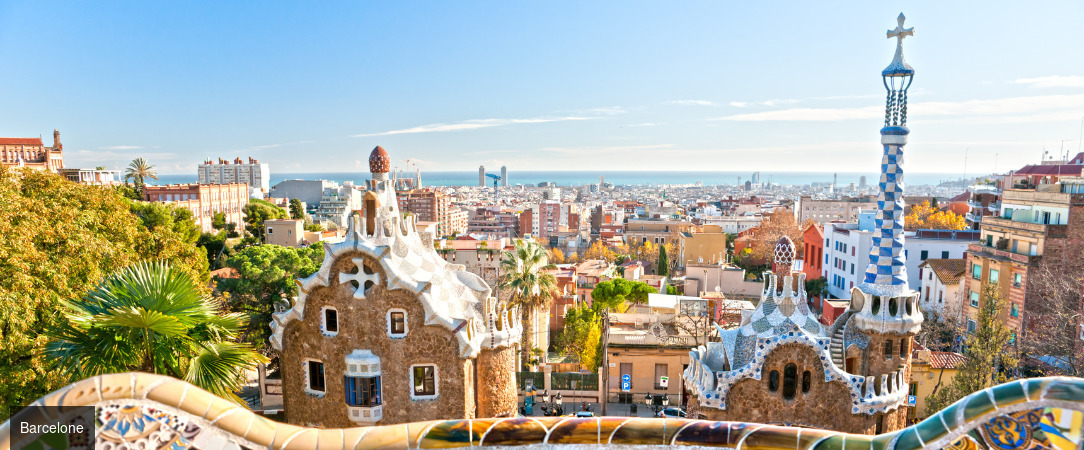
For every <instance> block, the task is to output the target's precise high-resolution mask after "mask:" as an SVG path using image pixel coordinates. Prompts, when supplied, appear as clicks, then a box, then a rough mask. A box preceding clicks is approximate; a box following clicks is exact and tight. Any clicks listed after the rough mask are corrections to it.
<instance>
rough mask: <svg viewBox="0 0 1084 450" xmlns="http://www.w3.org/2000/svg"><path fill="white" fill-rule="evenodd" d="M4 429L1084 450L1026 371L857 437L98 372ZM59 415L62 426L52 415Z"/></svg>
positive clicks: (115, 441)
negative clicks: (276, 412)
mask: <svg viewBox="0 0 1084 450" xmlns="http://www.w3.org/2000/svg"><path fill="white" fill-rule="evenodd" d="M34 405H35V406H39V408H27V409H25V410H23V411H21V412H19V413H18V414H16V415H15V416H14V417H12V418H11V420H9V421H8V422H4V424H3V425H0V448H9V447H12V446H14V447H15V448H89V447H87V446H86V444H87V442H86V441H85V439H86V438H85V437H80V436H75V435H73V436H68V435H48V434H46V435H27V436H24V437H21V438H20V440H19V441H18V442H12V435H11V431H13V429H12V426H13V425H12V424H13V423H30V424H44V423H65V422H63V421H65V420H69V418H68V417H57V414H58V411H59V407H64V406H67V407H71V406H94V407H96V408H97V409H96V410H95V411H96V412H95V413H94V414H95V415H96V418H95V421H96V422H97V426H98V427H99V431H98V436H97V444H98V445H97V448H99V449H122V448H152V449H153V448H204V449H219V448H274V449H280V448H281V449H294V448H296V449H309V448H319V449H321V450H324V449H339V448H401V449H412V448H454V447H473V446H487V447H494V446H513V445H530V444H551V445H561V444H596V445H598V444H601V445H622V446H624V445H637V446H639V445H650V446H664V445H688V446H710V447H721V448H743V449H744V448H747V449H917V448H961V449H962V448H1005V449H1011V448H1079V446H1080V443H1081V436H1080V434H1081V432H1080V429H1081V421H1082V420H1081V419H1082V417H1084V414H1082V411H1084V379H1079V378H1032V379H1025V380H1018V381H1013V382H1010V383H1006V384H1003V385H1000V386H996V387H993V388H990V389H986V390H984V391H980V392H976V393H974V394H972V395H970V396H968V397H966V398H964V399H963V400H961V401H959V402H957V403H955V404H953V405H952V406H950V407H948V408H946V409H945V410H944V411H941V412H939V413H937V414H936V415H934V416H932V417H930V418H928V419H926V420H924V421H922V422H920V423H918V424H917V425H914V426H911V427H909V428H905V429H903V430H900V431H897V432H893V433H889V434H883V435H879V436H863V435H853V434H846V433H839V432H834V431H827V430H818V429H810V428H798V427H786V426H775V425H763V424H754V423H737V422H712V421H704V420H687V419H649V418H626V417H602V418H565V417H545V418H531V417H516V418H503V419H475V420H448V421H432V422H415V423H408V424H398V425H385V426H377V427H362V428H347V429H316V428H302V427H298V426H294V425H288V424H283V423H278V422H275V421H272V420H270V419H267V418H266V417H263V416H260V415H256V414H253V413H252V412H250V411H249V410H248V409H246V408H244V407H242V406H239V405H237V404H234V403H232V402H229V401H227V400H224V399H222V398H218V397H215V396H213V395H211V394H210V393H208V392H206V391H204V390H202V389H199V388H196V387H194V386H192V385H190V384H188V383H185V382H184V381H181V380H177V379H174V378H170V377H165V376H159V375H150V374H145V373H122V374H111V375H102V376H97V377H94V378H89V379H86V380H82V381H79V382H77V383H74V384H72V385H70V386H67V387H65V388H63V389H60V390H58V391H56V392H53V393H51V394H49V395H47V396H45V397H44V398H42V399H40V400H38V401H37V402H35V403H34ZM58 421H59V422H58Z"/></svg>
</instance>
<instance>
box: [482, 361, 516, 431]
mask: <svg viewBox="0 0 1084 450" xmlns="http://www.w3.org/2000/svg"><path fill="white" fill-rule="evenodd" d="M475 385H476V386H478V392H477V394H476V395H475V398H476V402H477V405H478V417H507V416H511V415H514V414H515V413H516V408H517V406H518V399H519V397H518V395H517V392H516V350H515V348H512V347H504V348H499V349H495V350H491V349H483V350H482V352H481V353H480V354H479V355H478V372H477V377H476V380H475Z"/></svg>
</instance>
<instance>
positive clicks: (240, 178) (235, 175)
mask: <svg viewBox="0 0 1084 450" xmlns="http://www.w3.org/2000/svg"><path fill="white" fill-rule="evenodd" d="M196 170H197V174H198V179H199V184H231V183H245V184H247V185H249V186H251V187H252V188H254V189H259V190H260V194H261V195H260V196H261V197H262V196H263V194H267V193H270V192H271V189H270V182H271V170H270V169H269V168H268V165H267V163H260V162H259V161H257V160H255V159H253V158H251V157H250V158H248V161H247V162H246V161H244V160H242V159H241V158H236V159H234V160H233V164H230V161H229V160H226V159H222V158H218V161H217V162H216V161H213V160H210V159H208V160H206V161H204V162H203V164H200V165H199V166H197V167H196Z"/></svg>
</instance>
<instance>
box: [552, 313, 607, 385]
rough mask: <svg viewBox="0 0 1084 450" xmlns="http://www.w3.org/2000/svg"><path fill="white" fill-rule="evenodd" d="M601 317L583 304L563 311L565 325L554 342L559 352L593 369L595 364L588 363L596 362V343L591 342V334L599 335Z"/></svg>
mask: <svg viewBox="0 0 1084 450" xmlns="http://www.w3.org/2000/svg"><path fill="white" fill-rule="evenodd" d="M600 319H601V317H600V316H599V313H598V311H597V310H596V309H594V308H591V307H588V306H587V305H583V306H581V307H576V308H570V309H569V310H568V312H567V313H565V325H564V328H563V329H562V331H561V334H560V335H558V336H557V340H556V342H555V344H556V346H557V348H558V349H560V351H561V353H562V354H564V355H567V356H569V357H572V358H576V360H577V361H579V362H580V364H581V365H583V366H584V367H586V368H589V369H595V368H597V365H595V366H593V367H592V366H590V365H588V363H592V364H593V363H594V362H597V361H598V360H599V359H600V358H598V356H597V354H598V343H597V342H595V343H592V342H591V337H592V335H596V336H601V334H600V333H599V329H600V326H601V320H600Z"/></svg>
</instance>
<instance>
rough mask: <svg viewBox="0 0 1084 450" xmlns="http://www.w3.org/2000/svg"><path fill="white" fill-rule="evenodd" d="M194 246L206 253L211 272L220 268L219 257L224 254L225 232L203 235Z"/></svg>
mask: <svg viewBox="0 0 1084 450" xmlns="http://www.w3.org/2000/svg"><path fill="white" fill-rule="evenodd" d="M196 246H197V247H200V248H203V249H204V251H206V252H207V262H208V264H209V268H210V269H211V270H218V269H221V268H222V264H221V262H220V257H221V256H222V255H224V254H225V252H226V232H225V231H219V232H218V233H203V234H200V235H199V239H198V240H196Z"/></svg>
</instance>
